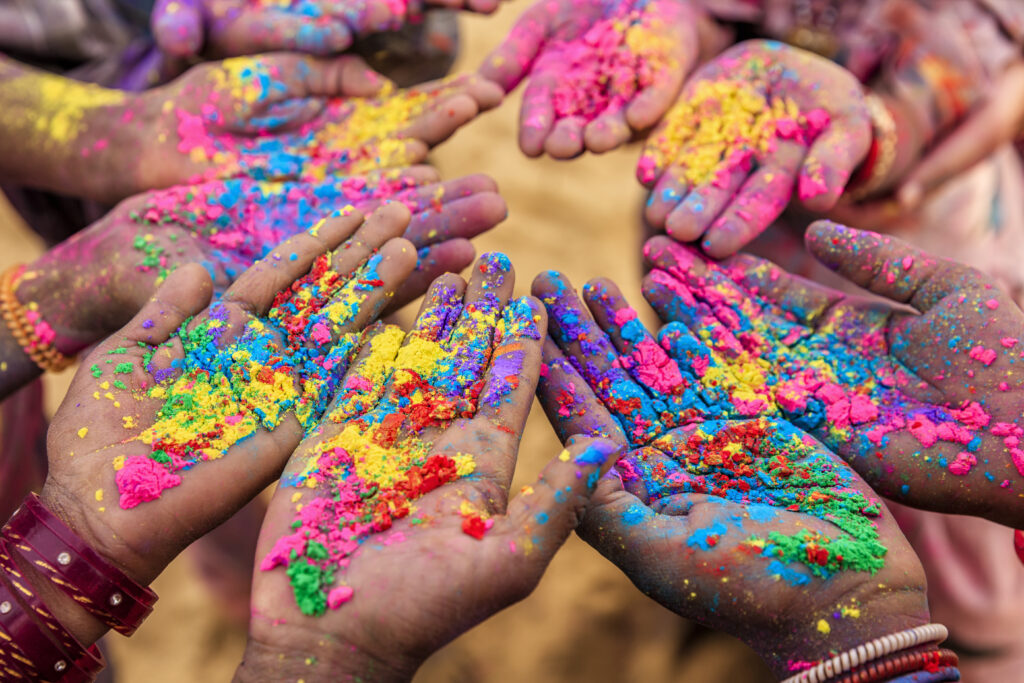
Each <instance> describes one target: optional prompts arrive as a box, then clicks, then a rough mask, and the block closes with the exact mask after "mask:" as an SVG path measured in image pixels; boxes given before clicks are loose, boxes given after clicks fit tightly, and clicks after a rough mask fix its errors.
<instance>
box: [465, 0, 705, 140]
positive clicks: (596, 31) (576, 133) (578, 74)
mask: <svg viewBox="0 0 1024 683" xmlns="http://www.w3.org/2000/svg"><path fill="white" fill-rule="evenodd" d="M698 15H699V11H698V10H697V9H696V8H695V7H694V6H693V5H692V4H691V2H690V1H689V0H682V1H680V0H649V1H646V2H612V1H610V0H538V2H537V3H536V4H534V5H533V6H532V7H530V8H529V9H527V10H526V12H524V13H523V16H522V17H520V18H519V20H518V21H517V22H516V25H515V27H513V29H512V32H511V33H510V34H509V35H508V37H507V38H506V39H505V42H504V43H502V44H501V45H500V46H499V47H498V48H497V49H495V50H494V52H493V53H491V55H490V56H489V57H488V58H487V60H486V61H485V62H484V64H483V66H482V67H481V68H480V73H481V74H482V75H483V76H485V77H486V78H488V79H490V80H492V81H494V82H495V83H498V84H499V85H500V86H501V87H502V88H503V89H504V90H505V92H511V91H512V90H513V89H514V88H515V87H516V86H517V85H518V84H519V83H520V82H522V81H523V80H524V79H528V83H527V86H526V91H525V93H524V95H523V105H522V111H521V112H520V128H519V146H520V148H521V149H522V150H523V153H525V154H526V155H528V156H531V157H534V156H539V155H540V154H542V153H544V152H546V153H547V154H549V155H551V156H552V157H555V158H558V159H567V158H571V157H574V156H577V155H579V154H581V153H582V152H583V151H584V149H588V150H590V151H592V152H607V151H608V150H611V149H614V148H615V147H618V146H619V145H622V144H624V143H626V142H628V141H629V140H630V138H631V137H632V135H633V132H634V131H640V130H644V129H646V128H649V127H650V126H653V125H654V124H655V123H656V122H657V121H658V120H659V119H660V118H661V116H662V115H663V114H664V113H665V111H666V110H667V109H668V108H669V106H670V105H671V103H672V101H673V100H674V99H675V97H676V95H677V94H678V92H679V88H680V86H681V85H682V83H683V79H685V78H686V75H687V74H688V73H689V72H690V69H692V68H693V65H694V63H695V62H696V59H697V53H698V32H697V17H698Z"/></svg>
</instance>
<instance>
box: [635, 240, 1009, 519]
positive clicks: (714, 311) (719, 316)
mask: <svg viewBox="0 0 1024 683" xmlns="http://www.w3.org/2000/svg"><path fill="white" fill-rule="evenodd" d="M807 245H808V248H809V249H810V251H811V252H812V254H814V255H815V256H816V257H817V258H818V259H819V260H820V261H822V262H823V263H824V264H826V265H827V266H829V267H831V268H834V269H835V270H836V271H837V272H838V273H839V274H840V275H842V276H843V277H845V278H847V279H848V280H850V281H851V282H852V283H854V284H857V285H859V286H861V287H864V288H865V289H867V290H869V291H870V292H871V293H872V294H875V295H877V296H876V297H874V298H866V297H861V296H850V295H846V294H843V293H840V292H837V291H834V290H831V289H828V288H826V287H823V286H821V285H817V284H815V283H812V282H808V281H806V280H803V279H801V278H798V277H796V276H793V275H790V274H788V273H786V272H784V271H782V270H781V269H779V268H777V267H776V266H774V265H773V264H770V263H768V262H765V261H762V260H760V259H757V258H754V257H751V256H746V255H741V256H737V257H734V258H733V259H730V260H728V261H726V262H724V263H723V264H721V265H719V264H715V263H713V262H710V261H707V260H705V259H704V258H702V257H701V256H700V255H699V254H697V253H695V252H694V251H693V250H690V249H687V248H685V247H682V246H680V245H677V244H674V243H672V242H671V241H670V240H668V239H666V238H655V239H654V240H652V241H651V242H650V243H649V244H648V247H647V253H648V258H649V259H650V261H651V264H652V265H653V266H654V268H655V270H654V271H652V272H651V273H650V274H649V275H648V277H647V280H646V282H645V295H646V296H647V297H648V299H649V300H650V302H651V304H652V305H653V306H654V307H655V309H656V310H658V311H659V314H660V315H661V316H662V318H663V319H666V320H671V321H676V322H677V323H678V325H679V327H680V328H681V329H682V330H689V334H692V335H693V336H694V337H696V338H697V339H699V340H701V342H702V343H703V344H705V345H706V346H707V348H708V349H709V350H710V352H709V354H708V359H707V361H706V363H707V365H708V367H712V368H725V369H727V370H728V371H729V372H730V374H731V375H733V376H735V377H738V378H740V381H739V382H736V383H734V384H729V385H725V384H723V385H721V386H719V388H718V390H719V391H720V392H722V393H723V394H724V395H725V398H724V399H723V403H724V404H725V405H728V406H730V407H731V409H732V410H733V411H734V412H735V413H736V414H740V415H744V416H748V417H752V416H756V415H765V416H778V417H781V418H784V419H786V420H788V421H790V422H792V423H794V424H796V425H798V426H800V427H801V428H803V429H805V430H807V431H809V432H811V433H812V434H814V435H815V436H816V437H817V438H819V439H820V440H821V441H822V442H823V443H824V444H825V445H826V446H828V447H829V448H831V449H832V450H834V451H835V452H836V453H838V454H839V455H841V456H842V457H843V458H844V459H846V460H847V461H848V462H849V463H850V464H851V466H852V467H853V468H854V469H856V470H857V471H858V472H859V473H860V474H861V475H862V476H863V477H864V478H865V479H866V480H867V481H868V482H869V483H870V484H871V485H872V487H873V488H874V489H875V490H877V491H878V492H879V493H881V494H882V495H885V496H887V497H890V498H892V499H894V500H897V501H899V502H901V503H905V504H908V505H912V506H916V507H921V508H925V509H929V510H936V511H940V512H947V513H954V514H972V515H977V516H981V517H985V518H987V519H990V520H993V521H996V522H999V523H1002V524H1007V525H1010V526H1015V527H1019V526H1021V525H1022V523H1024V509H1022V504H1021V503H1020V498H1019V496H1018V494H1017V492H1016V491H1017V490H1018V489H1019V488H1020V487H1021V486H1024V480H1022V478H1024V450H1021V437H1022V436H1024V418H1022V409H1021V406H1022V405H1024V380H1022V379H1021V377H1020V373H1019V372H1017V369H1016V366H1017V365H1018V364H1020V363H1021V362H1022V352H1024V349H1022V347H1021V342H1020V341H1019V339H1020V338H1021V337H1022V336H1024V314H1022V312H1021V311H1020V309H1019V308H1017V306H1016V305H1015V304H1014V303H1013V301H1012V300H1010V298H1009V297H1008V296H1006V295H1005V294H1003V293H1001V292H1000V291H999V290H998V289H996V288H995V287H994V286H993V285H992V284H990V283H989V281H988V279H987V278H986V277H985V276H984V275H982V274H981V273H979V272H977V271H975V270H974V269H971V268H969V267H967V266H965V265H962V264H959V263H956V262H953V261H947V260H944V259H937V258H935V257H932V256H929V255H928V254H925V253H922V252H921V251H919V250H917V249H915V248H913V247H911V246H909V245H908V244H906V243H904V242H901V241H899V240H896V239H892V238H888V237H883V236H880V235H877V234H874V233H870V232H861V231H857V230H852V229H849V228H846V227H843V226H840V225H836V224H833V223H827V222H819V223H815V224H813V225H812V226H811V227H810V228H809V229H808V232H807Z"/></svg>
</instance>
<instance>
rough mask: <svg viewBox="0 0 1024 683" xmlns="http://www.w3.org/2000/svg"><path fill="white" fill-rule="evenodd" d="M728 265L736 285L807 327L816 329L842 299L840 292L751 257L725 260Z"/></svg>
mask: <svg viewBox="0 0 1024 683" xmlns="http://www.w3.org/2000/svg"><path fill="white" fill-rule="evenodd" d="M729 265H730V266H732V267H733V272H734V273H736V274H737V275H738V277H739V280H738V281H739V282H740V284H742V285H743V286H744V287H746V288H747V289H748V290H750V291H751V292H752V293H754V294H756V295H757V296H758V297H760V298H762V299H767V300H769V301H771V302H773V303H775V304H776V305H777V306H778V307H779V308H780V309H781V310H783V311H786V312H788V313H791V314H792V315H793V317H794V319H795V320H796V321H797V322H799V323H801V324H804V325H807V326H809V327H817V326H818V325H819V324H820V323H821V322H822V320H824V319H825V318H826V315H827V312H828V311H829V310H830V309H831V308H832V307H833V306H834V305H835V304H836V303H838V302H839V301H841V300H842V299H843V294H842V292H837V291H836V290H834V289H830V288H828V287H825V286H824V285H820V284H818V283H816V282H812V281H811V280H807V279H806V278H802V277H800V276H798V275H793V274H792V273H789V272H788V271H786V270H783V269H782V268H780V267H778V266H777V265H775V264H774V263H772V262H771V261H766V260H765V259H762V258H758V257H756V256H753V255H751V254H737V255H736V256H734V257H732V258H731V259H729Z"/></svg>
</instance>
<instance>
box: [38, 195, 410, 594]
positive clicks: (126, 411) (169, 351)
mask: <svg viewBox="0 0 1024 683" xmlns="http://www.w3.org/2000/svg"><path fill="white" fill-rule="evenodd" d="M407 222H408V213H407V211H406V210H405V209H404V208H402V207H400V206H389V207H386V208H383V209H380V210H379V211H377V212H376V213H375V214H374V215H373V216H371V217H370V218H369V219H368V220H367V221H366V222H365V223H363V221H362V217H361V215H360V214H359V213H358V212H354V211H351V212H349V213H348V215H346V216H344V217H341V218H337V219H329V220H327V221H324V222H323V223H322V224H320V225H318V226H317V227H316V228H314V229H313V230H311V231H309V232H306V233H303V234H300V235H297V236H295V237H293V238H292V239H290V240H288V241H287V242H285V243H284V244H282V245H280V246H279V247H278V248H277V249H275V250H274V251H273V252H272V253H271V254H270V255H269V256H268V257H267V258H266V259H264V260H262V261H260V262H259V263H257V264H256V265H254V266H253V267H252V268H251V269H249V270H248V271H246V273H244V274H243V275H242V276H241V277H239V278H238V279H237V280H236V281H235V282H234V284H233V285H232V286H231V287H229V288H228V290H227V291H226V292H225V293H224V296H223V297H221V299H220V300H219V301H217V302H216V303H214V304H212V305H210V295H211V294H212V283H211V282H210V279H209V276H208V275H206V274H205V272H204V270H203V269H202V268H201V267H200V266H197V265H187V266H184V267H182V268H179V269H178V270H177V271H175V272H174V273H172V274H171V275H170V276H169V277H168V279H167V282H166V283H164V285H163V286H162V287H161V288H160V289H159V290H158V292H157V294H156V296H155V297H154V298H153V299H152V300H150V301H149V302H148V303H147V304H146V305H145V306H144V307H143V309H142V310H141V311H140V312H139V314H138V315H136V316H135V317H134V318H133V319H132V321H131V322H129V323H128V325H127V326H125V327H124V328H123V329H122V330H121V331H120V332H119V333H117V334H115V335H114V336H112V337H111V338H110V339H108V340H107V341H105V342H103V343H101V344H100V345H99V346H98V347H97V348H96V349H95V350H94V351H93V353H91V354H90V355H89V356H88V357H87V358H86V359H85V360H84V361H83V363H82V366H81V369H80V370H79V372H78V373H77V375H76V377H75V379H74V380H73V382H72V384H71V388H70V389H69V391H68V394H67V397H66V398H65V400H64V402H63V404H62V405H61V408H60V409H59V410H58V412H57V415H56V416H55V417H54V419H53V422H52V424H51V427H50V431H49V435H48V454H49V475H48V477H47V480H46V484H45V486H44V488H43V493H42V497H43V500H44V502H45V503H46V504H47V506H48V507H50V508H51V509H52V510H54V511H55V512H56V513H57V514H58V515H59V516H60V517H61V518H62V519H63V520H64V521H65V522H66V523H67V524H68V525H69V526H71V527H72V528H73V529H74V530H75V531H76V532H77V533H78V534H79V535H80V536H81V537H82V538H83V539H84V540H85V541H86V542H87V543H88V544H89V545H90V546H91V547H92V548H93V549H94V550H96V551H97V552H98V553H99V554H100V555H101V556H103V557H105V558H107V559H109V560H110V561H112V562H113V563H114V564H116V565H118V566H120V567H122V568H123V569H124V570H125V571H126V572H127V573H128V575H129V576H130V577H131V578H132V579H133V580H135V581H137V582H140V583H144V584H145V583H149V582H150V581H152V580H153V578H154V577H155V576H156V575H157V574H159V573H160V571H161V570H162V569H163V567H164V566H166V564H167V563H168V562H169V561H170V560H171V559H172V558H173V557H174V556H175V555H177V554H178V553H179V552H180V551H181V550H182V549H183V548H184V547H185V546H187V545H188V544H189V543H190V542H191V541H193V540H194V539H195V538H197V537H199V536H201V535H202V534H204V533H206V532H207V531H209V530H210V529H212V528H214V527H215V526H217V525H218V524H220V523H221V522H222V521H224V520H225V519H227V518H228V517H229V516H231V514H232V513H233V512H234V511H236V510H237V509H239V508H240V507H241V506H242V505H244V504H245V503H246V502H247V501H248V500H249V499H251V498H252V497H253V496H254V495H256V494H257V493H258V492H259V491H260V490H262V489H263V488H264V487H265V486H266V485H267V484H269V483H270V482H271V481H273V479H274V478H276V477H277V475H278V474H279V472H280V470H281V468H282V467H283V465H284V463H285V461H286V460H287V458H288V456H289V455H290V454H291V452H292V451H293V450H294V448H295V446H296V445H298V443H299V441H300V440H301V438H302V435H303V430H304V429H307V428H310V427H311V425H312V423H314V422H315V421H316V419H317V418H318V417H319V412H321V411H322V410H323V408H324V407H325V406H326V404H327V403H328V401H329V400H330V397H331V396H332V395H333V391H334V389H335V388H336V386H337V379H339V378H340V376H341V374H342V373H343V371H344V368H345V365H346V363H347V359H348V352H349V351H350V350H351V348H352V347H353V346H354V345H355V344H356V343H357V341H358V334H359V331H360V330H361V329H362V328H363V327H364V326H365V325H366V324H367V323H368V322H369V321H370V320H371V319H372V317H373V316H374V315H375V314H376V313H377V312H379V310H380V309H381V308H382V306H383V305H384V303H385V301H386V299H387V293H388V292H389V291H390V290H392V289H393V288H394V286H395V285H396V284H397V283H398V282H400V281H401V280H402V279H403V278H404V277H406V276H407V275H408V274H409V273H410V272H411V271H412V268H413V263H414V261H415V256H414V253H413V250H412V247H411V245H409V243H408V242H406V241H405V240H402V239H394V238H395V237H396V236H397V235H400V234H401V232H402V231H403V230H404V228H405V225H406V223H407ZM346 240H347V241H346ZM339 245H340V246H339ZM325 250H334V251H333V252H328V253H324V252H325ZM375 252H376V253H375ZM311 266H312V268H313V269H312V270H311V271H310V274H309V275H305V276H303V274H304V273H306V271H307V270H309V269H310V267H311ZM300 277H301V278H302V279H301V280H298V281H297V282H296V283H295V284H293V281H295V280H297V279H298V278H300ZM139 506H142V507H139ZM136 507H138V509H134V508H136Z"/></svg>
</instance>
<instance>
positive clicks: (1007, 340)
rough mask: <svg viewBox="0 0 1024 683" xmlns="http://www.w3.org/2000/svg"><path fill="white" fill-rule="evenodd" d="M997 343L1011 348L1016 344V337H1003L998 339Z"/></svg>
mask: <svg viewBox="0 0 1024 683" xmlns="http://www.w3.org/2000/svg"><path fill="white" fill-rule="evenodd" d="M999 343H1000V344H1002V345H1003V347H1004V348H1007V349H1012V348H1013V347H1014V346H1016V345H1017V339H1016V338H1015V337H1003V338H1002V339H1000V340H999Z"/></svg>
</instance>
